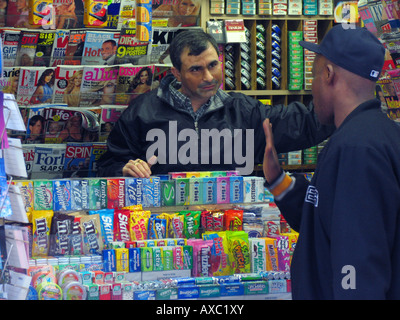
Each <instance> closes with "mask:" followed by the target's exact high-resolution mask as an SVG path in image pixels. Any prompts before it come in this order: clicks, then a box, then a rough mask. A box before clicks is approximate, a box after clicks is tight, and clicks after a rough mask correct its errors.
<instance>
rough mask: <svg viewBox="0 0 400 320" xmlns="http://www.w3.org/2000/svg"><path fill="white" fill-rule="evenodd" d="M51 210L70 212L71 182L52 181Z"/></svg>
mask: <svg viewBox="0 0 400 320" xmlns="http://www.w3.org/2000/svg"><path fill="white" fill-rule="evenodd" d="M53 195H54V200H53V210H54V211H61V210H62V211H67V210H71V207H72V206H71V181H69V180H54V181H53Z"/></svg>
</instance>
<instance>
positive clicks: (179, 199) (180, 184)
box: [175, 178, 190, 206]
mask: <svg viewBox="0 0 400 320" xmlns="http://www.w3.org/2000/svg"><path fill="white" fill-rule="evenodd" d="M189 188H190V182H189V178H177V179H175V191H176V194H175V205H177V206H183V205H188V204H189Z"/></svg>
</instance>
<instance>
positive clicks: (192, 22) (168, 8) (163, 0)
mask: <svg viewBox="0 0 400 320" xmlns="http://www.w3.org/2000/svg"><path fill="white" fill-rule="evenodd" d="M200 5H201V0H176V1H170V0H158V1H153V5H152V15H153V19H158V18H167V19H168V27H192V26H198V25H199V22H200V21H199V18H200Z"/></svg>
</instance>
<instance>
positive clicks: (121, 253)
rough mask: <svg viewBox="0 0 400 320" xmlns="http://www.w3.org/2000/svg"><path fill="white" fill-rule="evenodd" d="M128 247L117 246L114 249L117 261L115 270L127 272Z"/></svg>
mask: <svg viewBox="0 0 400 320" xmlns="http://www.w3.org/2000/svg"><path fill="white" fill-rule="evenodd" d="M128 254H129V249H127V248H118V249H115V257H116V261H117V271H125V272H129V259H128Z"/></svg>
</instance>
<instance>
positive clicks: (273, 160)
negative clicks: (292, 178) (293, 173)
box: [263, 119, 281, 183]
mask: <svg viewBox="0 0 400 320" xmlns="http://www.w3.org/2000/svg"><path fill="white" fill-rule="evenodd" d="M263 127H264V133H265V141H266V145H265V153H264V162H263V171H264V177H265V179H266V180H267V182H268V183H271V182H272V181H274V180H276V179H277V178H278V176H279V175H280V173H281V167H280V165H279V161H278V155H277V153H276V149H275V146H274V137H273V134H272V126H271V124H270V122H269V119H265V120H264V122H263Z"/></svg>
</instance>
